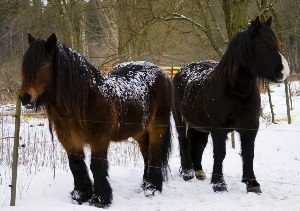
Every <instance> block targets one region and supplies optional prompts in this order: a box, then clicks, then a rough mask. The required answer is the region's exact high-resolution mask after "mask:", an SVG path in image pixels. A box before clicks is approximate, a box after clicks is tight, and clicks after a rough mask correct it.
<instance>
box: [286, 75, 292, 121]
mask: <svg viewBox="0 0 300 211" xmlns="http://www.w3.org/2000/svg"><path fill="white" fill-rule="evenodd" d="M284 90H285V100H286V113H287V118H288V124H291V123H292V120H291V108H290V98H289V88H288V79H286V80H285V81H284Z"/></svg>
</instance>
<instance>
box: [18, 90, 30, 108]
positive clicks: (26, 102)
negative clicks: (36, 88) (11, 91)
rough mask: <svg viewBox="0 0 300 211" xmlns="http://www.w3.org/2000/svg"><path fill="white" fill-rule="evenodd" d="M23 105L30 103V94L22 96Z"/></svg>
mask: <svg viewBox="0 0 300 211" xmlns="http://www.w3.org/2000/svg"><path fill="white" fill-rule="evenodd" d="M20 99H21V102H22V105H27V104H29V103H30V100H31V95H30V94H28V93H25V94H24V95H23V96H20Z"/></svg>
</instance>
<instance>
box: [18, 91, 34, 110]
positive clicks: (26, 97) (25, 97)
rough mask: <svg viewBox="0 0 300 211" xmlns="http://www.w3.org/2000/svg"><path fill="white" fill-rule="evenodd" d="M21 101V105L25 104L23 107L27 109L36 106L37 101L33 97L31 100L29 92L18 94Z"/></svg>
mask: <svg viewBox="0 0 300 211" xmlns="http://www.w3.org/2000/svg"><path fill="white" fill-rule="evenodd" d="M19 98H20V100H21V102H22V105H23V106H25V108H27V109H33V108H35V107H36V103H37V99H34V100H33V101H32V97H31V95H30V94H28V93H25V94H24V95H22V96H21V95H20V96H19Z"/></svg>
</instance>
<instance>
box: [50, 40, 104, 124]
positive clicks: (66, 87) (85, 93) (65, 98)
mask: <svg viewBox="0 0 300 211" xmlns="http://www.w3.org/2000/svg"><path fill="white" fill-rule="evenodd" d="M95 72H99V73H100V70H98V69H97V68H96V67H95V66H93V65H92V64H90V63H89V62H88V61H87V60H86V59H85V58H84V57H83V56H81V55H80V54H79V53H77V52H76V51H74V50H73V49H71V48H68V47H66V46H64V45H62V44H60V45H58V46H56V52H55V58H54V78H55V89H56V90H55V93H56V101H57V102H56V103H57V104H58V105H59V106H63V108H64V109H65V110H66V112H67V113H66V114H67V116H68V118H73V119H76V120H81V122H82V120H83V121H84V120H86V114H85V113H86V107H87V105H88V98H89V94H90V90H91V89H90V87H91V83H92V81H91V78H92V75H93V73H95ZM84 124H85V123H84Z"/></svg>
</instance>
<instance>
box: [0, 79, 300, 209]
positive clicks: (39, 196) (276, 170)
mask: <svg viewBox="0 0 300 211" xmlns="http://www.w3.org/2000/svg"><path fill="white" fill-rule="evenodd" d="M293 86H297V87H298V89H299V87H300V83H299V82H296V83H294V84H293ZM271 90H272V91H273V92H272V97H273V104H274V109H275V113H276V119H277V120H281V121H278V123H279V124H276V125H273V124H269V123H266V121H264V120H261V126H260V131H259V133H258V135H257V138H256V148H255V160H254V171H255V173H256V177H257V180H258V182H259V183H260V184H261V188H262V192H263V193H262V194H260V195H257V194H254V193H246V187H245V185H244V184H243V183H241V182H240V181H241V176H242V167H241V165H242V163H241V157H240V144H239V141H237V142H236V149H232V148H231V142H230V141H228V142H227V155H226V158H225V160H224V177H225V180H226V182H227V185H228V192H225V193H214V192H213V190H212V186H211V184H210V179H209V178H210V172H212V165H213V159H212V157H213V153H212V142H211V139H209V143H208V145H207V147H206V149H205V151H204V157H203V167H204V170H205V171H206V173H207V174H208V179H206V180H204V181H198V180H196V179H193V180H191V181H189V182H184V181H183V179H182V178H181V177H180V175H179V171H178V170H179V167H180V157H179V150H178V141H177V139H176V138H174V140H173V153H172V156H171V158H170V169H171V175H172V176H171V177H170V179H169V181H168V182H167V183H164V187H163V192H162V193H161V194H157V195H156V196H155V197H152V198H145V197H144V194H143V192H141V191H140V184H141V181H142V174H143V161H142V158H141V155H140V153H139V152H138V150H137V148H136V146H135V145H133V144H132V143H128V142H125V143H123V144H113V145H112V146H111V148H110V159H109V160H110V164H111V165H110V170H109V175H110V179H109V180H110V183H111V186H112V189H113V196H114V201H113V204H112V206H111V207H110V208H109V210H264V211H265V210H272V211H273V210H300V153H299V152H300V141H299V140H300V139H299V136H300V96H295V97H294V98H293V101H294V103H293V104H294V110H293V111H292V116H293V122H292V124H291V125H288V124H287V123H286V118H285V117H286V110H285V98H284V85H283V84H280V85H277V84H276V85H272V86H271ZM266 100H267V97H266V95H264V94H263V95H262V103H263V104H265V102H266ZM265 105H266V104H265ZM268 109H269V107H268V105H266V106H265V108H264V113H265V114H268V113H269V110H268ZM31 121H32V122H33V123H34V124H38V123H37V122H38V120H31ZM35 121H36V122H35ZM39 121H40V120H39ZM23 125H25V126H26V124H23ZM7 127H9V128H10V129H8V130H9V131H13V126H12V123H11V122H10V123H9V124H7ZM23 127H24V126H23ZM45 127H46V126H45ZM45 127H29V126H28V128H25V129H24V128H23V130H22V131H21V133H22V134H26V135H23V136H24V139H26V137H27V136H28V137H29V135H30V134H32V133H33V131H35V133H37V135H36V136H41V134H39V133H38V132H36V131H37V130H39V128H41V129H42V130H43V131H44V133H48V132H47V128H45ZM173 129H174V128H173ZM26 131H27V132H26ZM25 132H26V133H25ZM2 135H3V134H2ZM7 135H9V134H7ZM5 136H6V135H5ZM44 136H45V137H49V136H48V135H44ZM1 141H2V142H3V140H1ZM32 141H33V140H32ZM44 141H45V144H46V146H48V147H49V148H50V150H49V152H50V151H51V145H52V143H51V140H50V138H45V140H44ZM6 142H8V141H6ZM11 142H12V141H11ZM11 142H10V143H11ZM2 146H3V145H2ZM4 146H7V145H4ZM10 146H11V145H10ZM38 146H39V145H38ZM42 146H43V145H41V147H42ZM0 147H1V145H0ZM32 147H34V145H30V144H29V146H27V148H25V149H28V148H32ZM36 147H37V146H36ZM5 149H6V148H5ZM35 150H37V151H38V150H42V149H41V148H39V147H37V148H36V149H35ZM42 152H43V151H42ZM46 152H48V151H46ZM0 153H1V149H0ZM2 153H6V151H4V152H2ZM20 153H22V150H20ZM5 155H7V154H5ZM1 156H2V157H1ZM1 156H0V158H3V159H4V158H7V156H3V154H1ZM28 156H30V155H29V154H28ZM39 156H40V157H38V161H34V159H33V160H32V162H29V163H34V162H37V163H36V164H37V165H39V166H38V167H34V165H33V167H32V168H31V169H33V170H31V171H29V170H28V169H29V167H28V165H21V166H20V168H19V172H18V173H19V178H18V192H17V202H16V207H9V197H10V189H9V188H7V187H8V185H9V184H10V168H9V166H7V165H4V164H5V160H3V159H2V160H1V163H0V174H1V177H0V210H1V211H25V210H26V211H27V210H28V211H40V210H43V211H48V210H49V211H50V210H51V211H53V210H55V211H74V210H75V211H81V210H82V211H89V210H99V209H98V208H95V207H90V206H88V205H87V204H84V205H76V204H73V203H72V201H71V199H70V194H69V193H70V191H71V190H72V188H73V178H72V175H71V172H70V171H69V169H68V166H67V165H65V163H66V161H65V160H64V156H65V154H64V153H63V151H62V150H61V147H60V145H59V144H57V145H56V152H55V160H56V161H59V162H56V165H57V166H56V177H55V179H53V170H52V164H51V163H52V162H53V158H51V157H52V156H51V155H45V157H43V155H42V154H39ZM121 156H124V158H122V159H120V157H121ZM20 157H21V158H22V159H21V160H22V161H23V162H24V163H26V162H25V160H24V159H25V158H23V157H22V155H21V154H20ZM43 159H45V162H49V163H48V164H45V163H41V160H43ZM124 160H126V161H124ZM27 163H28V162H27ZM60 163H61V164H60ZM63 163H64V164H63ZM34 164H35V163H34ZM34 169H37V171H34Z"/></svg>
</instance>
